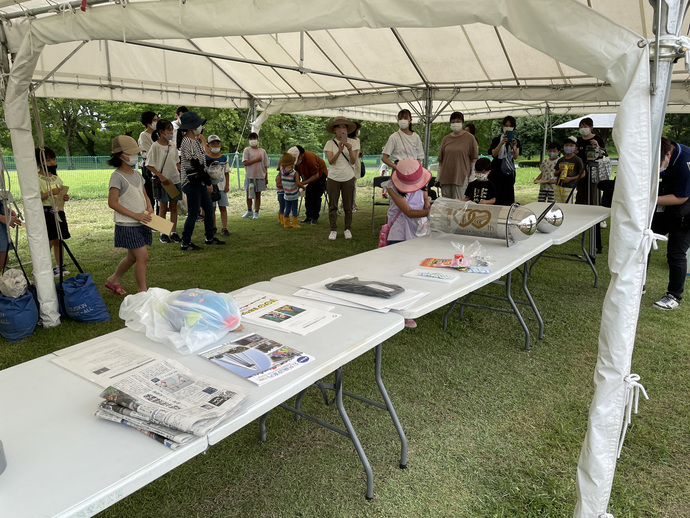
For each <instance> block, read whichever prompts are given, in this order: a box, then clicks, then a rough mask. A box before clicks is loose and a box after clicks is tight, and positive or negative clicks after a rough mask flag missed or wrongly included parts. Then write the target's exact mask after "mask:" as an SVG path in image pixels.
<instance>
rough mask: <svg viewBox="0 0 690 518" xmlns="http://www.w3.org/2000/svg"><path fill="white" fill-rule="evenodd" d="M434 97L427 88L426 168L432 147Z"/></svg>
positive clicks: (425, 125) (425, 124)
mask: <svg viewBox="0 0 690 518" xmlns="http://www.w3.org/2000/svg"><path fill="white" fill-rule="evenodd" d="M433 109H434V105H433V96H432V93H431V88H430V87H427V88H426V106H425V113H424V167H425V168H427V169H428V168H429V146H430V145H431V121H432V119H433Z"/></svg>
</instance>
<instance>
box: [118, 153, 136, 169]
mask: <svg viewBox="0 0 690 518" xmlns="http://www.w3.org/2000/svg"><path fill="white" fill-rule="evenodd" d="M121 158H122V161H123V162H124V163H125V164H127V165H128V166H129V167H134V166H135V165H137V162H138V161H139V155H130V156H128V157H127V158H125V155H122V156H121Z"/></svg>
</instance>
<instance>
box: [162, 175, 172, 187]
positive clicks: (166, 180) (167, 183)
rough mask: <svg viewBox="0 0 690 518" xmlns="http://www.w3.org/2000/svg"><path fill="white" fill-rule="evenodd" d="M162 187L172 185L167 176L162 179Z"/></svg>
mask: <svg viewBox="0 0 690 518" xmlns="http://www.w3.org/2000/svg"><path fill="white" fill-rule="evenodd" d="M161 185H170V180H168V179H167V178H166V177H165V176H164V177H162V178H161Z"/></svg>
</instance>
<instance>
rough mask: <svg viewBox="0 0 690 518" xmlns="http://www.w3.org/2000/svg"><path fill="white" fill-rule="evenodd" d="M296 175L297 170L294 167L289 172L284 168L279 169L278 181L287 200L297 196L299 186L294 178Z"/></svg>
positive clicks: (294, 198)
mask: <svg viewBox="0 0 690 518" xmlns="http://www.w3.org/2000/svg"><path fill="white" fill-rule="evenodd" d="M296 177H297V171H295V170H294V169H293V170H292V171H290V172H288V171H286V170H285V169H281V170H280V181H281V182H282V184H283V191H284V192H285V199H286V200H288V201H292V200H296V199H298V198H299V187H297V183H296V182H295V179H296Z"/></svg>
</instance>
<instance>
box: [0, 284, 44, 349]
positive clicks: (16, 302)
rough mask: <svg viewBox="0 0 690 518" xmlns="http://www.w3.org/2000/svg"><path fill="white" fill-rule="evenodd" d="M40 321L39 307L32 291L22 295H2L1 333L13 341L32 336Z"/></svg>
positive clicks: (0, 298)
mask: <svg viewBox="0 0 690 518" xmlns="http://www.w3.org/2000/svg"><path fill="white" fill-rule="evenodd" d="M37 323H38V307H37V306H36V301H35V300H34V296H33V295H32V294H31V292H26V293H25V294H24V295H22V296H20V297H16V298H15V297H5V296H4V295H0V335H2V336H3V337H4V338H6V339H7V340H9V341H11V342H17V341H19V340H22V339H23V338H26V337H27V336H30V335H31V333H33V332H34V329H35V328H36V324H37Z"/></svg>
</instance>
